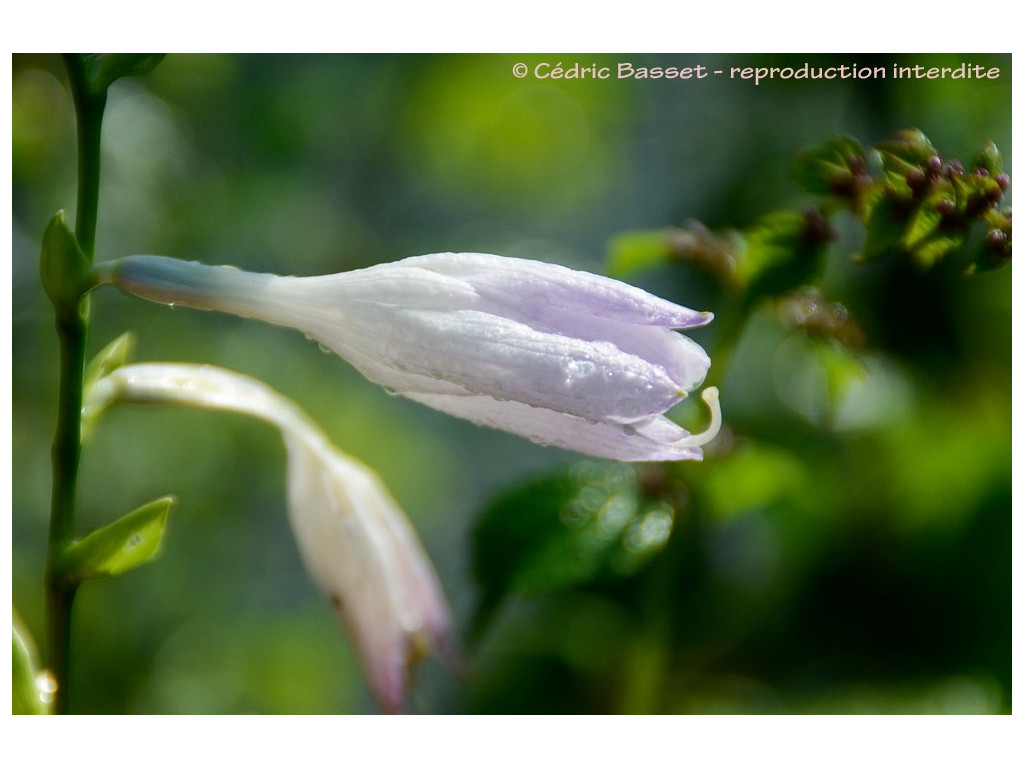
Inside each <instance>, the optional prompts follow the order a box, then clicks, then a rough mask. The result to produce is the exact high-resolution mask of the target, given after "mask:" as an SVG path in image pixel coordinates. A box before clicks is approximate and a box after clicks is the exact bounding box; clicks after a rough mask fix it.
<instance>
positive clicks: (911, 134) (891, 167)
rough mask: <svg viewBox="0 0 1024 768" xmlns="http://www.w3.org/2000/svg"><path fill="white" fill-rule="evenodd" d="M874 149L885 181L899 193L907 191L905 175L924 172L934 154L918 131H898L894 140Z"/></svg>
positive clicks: (928, 143) (930, 146)
mask: <svg viewBox="0 0 1024 768" xmlns="http://www.w3.org/2000/svg"><path fill="white" fill-rule="evenodd" d="M874 149H875V152H877V154H878V157H879V159H880V160H881V162H882V169H883V170H884V171H885V174H886V177H887V179H888V180H889V182H890V183H891V184H893V185H894V187H895V188H896V189H897V190H899V191H902V190H904V189H909V187H908V186H907V175H908V174H910V173H911V172H914V171H917V172H923V171H925V170H926V169H927V168H928V161H929V160H930V159H931V158H932V157H933V156H935V154H936V152H935V147H933V146H932V143H931V142H930V141H929V140H928V137H927V136H925V135H924V134H923V133H921V131H919V130H908V131H900V133H899V134H898V135H897V138H896V139H894V140H893V141H886V142H882V143H881V144H876V145H875V148H874Z"/></svg>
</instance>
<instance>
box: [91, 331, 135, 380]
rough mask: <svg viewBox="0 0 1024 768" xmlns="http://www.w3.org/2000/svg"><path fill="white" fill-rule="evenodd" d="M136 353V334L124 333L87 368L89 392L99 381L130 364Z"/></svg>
mask: <svg viewBox="0 0 1024 768" xmlns="http://www.w3.org/2000/svg"><path fill="white" fill-rule="evenodd" d="M134 351H135V334H134V333H132V332H131V331H127V332H126V333H122V334H121V335H120V336H118V337H117V338H116V339H114V340H113V341H112V342H110V343H109V344H107V346H105V347H104V348H103V349H101V350H100V351H99V353H98V354H97V355H96V356H95V357H94V358H93V359H92V360H90V361H89V364H88V365H87V366H86V367H85V389H86V391H88V390H89V389H90V388H91V387H92V386H93V385H94V384H95V383H96V382H97V381H99V380H100V379H102V378H103V377H104V376H106V375H107V374H108V373H112V372H113V371H116V370H117V369H118V368H120V367H121V366H122V365H125V364H127V363H128V361H129V360H130V359H131V356H132V353H133V352H134Z"/></svg>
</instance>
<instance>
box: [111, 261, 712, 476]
mask: <svg viewBox="0 0 1024 768" xmlns="http://www.w3.org/2000/svg"><path fill="white" fill-rule="evenodd" d="M109 281H111V282H113V283H114V284H116V285H117V286H118V287H120V288H121V289H122V290H125V291H127V292H128V293H132V294H135V295H138V296H142V297H144V298H148V299H152V300H154V301H160V302H164V303H169V304H176V305H185V306H191V307H197V308H200V309H212V310H218V311H222V312H230V313H233V314H237V315H241V316H243V317H253V318H258V319H260V320H264V321H266V322H270V323H276V324H278V325H286V326H291V327H293V328H297V329H299V330H301V331H303V332H304V333H305V334H306V335H307V336H310V337H311V338H315V339H316V340H317V341H319V342H320V343H321V344H323V345H324V346H326V347H329V348H330V349H332V350H334V351H335V352H336V353H337V354H339V355H340V356H342V357H343V358H345V359H346V360H348V361H349V362H350V363H351V364H352V365H354V366H355V367H356V368H358V369H359V370H360V371H361V372H362V373H363V374H364V375H365V376H366V377H367V378H368V379H370V380H372V381H375V382H377V383H378V384H381V385H382V386H384V387H387V388H388V389H390V390H392V391H394V392H397V393H399V394H402V395H405V396H406V397H409V398H411V399H413V400H416V401H418V402H421V403H423V404H425V405H428V406H430V407H432V408H436V409H438V410H441V411H445V412H446V413H450V414H452V415H454V416H459V417H462V418H466V419H470V420H472V421H474V422H477V423H479V424H485V425H487V426H491V427H496V428H498V429H503V430H506V431H508V432H512V433H515V434H519V435H523V436H525V437H527V438H530V439H531V440H534V441H536V442H539V443H545V444H553V445H557V446H560V447H562V448H568V449H570V450H574V451H579V452H581V453H587V454H591V455H594V456H601V457H606V458H613V459H619V460H623V461H662V460H672V459H700V458H701V457H702V452H701V448H700V446H701V445H703V444H704V443H706V442H708V441H709V440H711V439H712V438H713V437H714V436H715V433H716V432H717V429H718V425H719V423H720V414H719V411H718V399H717V391H716V390H714V389H713V388H709V389H708V390H706V391H705V393H704V399H705V401H706V402H707V403H708V404H709V406H710V408H711V412H712V424H711V427H710V428H709V429H708V430H707V431H706V432H704V433H702V434H699V435H691V434H690V433H689V432H687V431H686V430H684V429H683V428H682V427H680V426H678V425H677V424H675V423H674V422H672V421H670V420H669V419H667V418H665V416H664V415H663V414H664V413H665V411H667V410H668V409H669V408H671V407H672V406H673V405H675V404H676V403H678V402H679V401H680V400H682V399H683V398H684V397H686V396H687V394H688V393H689V392H690V391H692V390H694V389H696V388H697V387H699V386H700V384H701V382H702V381H703V380H704V377H705V375H706V374H707V371H708V367H709V365H710V360H709V358H708V356H707V354H706V353H705V352H704V350H703V349H702V348H701V347H700V346H699V345H698V344H697V343H695V342H694V341H692V340H691V339H689V338H687V337H686V336H683V335H681V334H679V333H676V332H675V330H673V329H685V328H693V327H696V326H701V325H704V324H706V323H708V322H709V321H710V320H711V319H712V316H711V314H710V313H707V312H696V311H694V310H691V309H687V308H685V307H681V306H679V305H677V304H673V303H671V302H669V301H665V300H664V299H660V298H658V297H656V296H653V295H651V294H650V293H647V292H645V291H642V290H640V289H639V288H635V287H633V286H630V285H626V284H625V283H621V282H619V281H617V280H612V279H610V278H607V277H601V276H599V275H594V274H590V273H588V272H580V271H576V270H571V269H567V268H565V267H560V266H556V265H552V264H544V263H542V262H537V261H528V260H524V259H512V258H504V257H501V256H491V255H487V254H475V253H462V254H453V253H442V254H434V255H430V256H418V257H413V258H408V259H404V260H402V261H398V262H395V263H391V264H381V265H378V266H374V267H369V268H367V269H360V270H355V271H352V272H345V273H341V274H337V275H327V276H323V277H278V276H276V275H262V274H252V273H247V272H243V271H241V270H237V269H233V268H230V267H209V266H204V265H201V264H198V263H195V262H184V261H178V260H174V259H168V258H164V257H159V256H132V257H129V258H126V259H122V260H121V261H120V262H118V263H117V264H116V265H115V266H114V268H113V270H112V272H111V275H110V277H109Z"/></svg>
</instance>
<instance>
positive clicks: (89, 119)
mask: <svg viewBox="0 0 1024 768" xmlns="http://www.w3.org/2000/svg"><path fill="white" fill-rule="evenodd" d="M64 60H65V64H66V66H67V70H68V76H69V80H70V84H71V92H72V94H73V95H74V100H75V111H76V114H77V118H78V205H77V212H76V216H75V237H76V239H77V240H78V243H79V246H80V247H81V248H82V251H83V252H84V253H85V255H86V257H87V258H88V260H89V262H90V263H91V262H92V260H93V257H94V251H95V246H96V218H97V211H98V208H99V183H100V131H101V128H102V123H103V108H104V106H105V105H106V92H105V91H104V92H103V93H100V94H95V93H92V92H90V90H89V88H88V84H87V82H86V78H85V69H84V65H83V61H82V59H81V57H79V56H76V55H74V54H69V55H66V56H65V57H64ZM88 331H89V302H88V299H87V298H86V297H85V296H80V297H79V298H78V301H77V303H76V304H75V306H73V307H57V335H58V337H59V340H60V393H59V402H58V407H57V428H56V433H55V435H54V440H53V453H52V460H53V490H52V496H51V507H50V538H49V545H48V550H47V559H46V611H47V618H46V621H47V629H46V638H47V643H46V659H47V666H48V667H49V668H50V670H51V671H52V673H53V675H54V677H55V680H56V683H57V691H56V696H55V699H54V711H55V712H57V713H58V714H66V713H67V712H69V711H70V706H69V704H70V686H69V678H70V655H71V609H72V605H73V603H74V599H75V589H76V587H77V585H76V584H74V583H69V582H68V581H67V580H66V579H64V578H63V576H62V573H61V569H60V560H61V556H62V555H63V553H64V551H65V549H66V548H67V546H68V545H69V544H70V543H71V542H72V541H73V539H74V528H75V526H74V521H75V488H76V485H77V482H78V465H79V460H80V457H81V448H82V441H81V434H82V390H83V382H84V376H85V349H86V340H87V337H88Z"/></svg>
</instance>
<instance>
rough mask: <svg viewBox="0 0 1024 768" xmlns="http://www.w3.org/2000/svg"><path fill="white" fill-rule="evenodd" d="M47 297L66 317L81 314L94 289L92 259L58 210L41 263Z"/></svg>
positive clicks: (51, 220) (53, 219) (51, 223)
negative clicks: (90, 263)
mask: <svg viewBox="0 0 1024 768" xmlns="http://www.w3.org/2000/svg"><path fill="white" fill-rule="evenodd" d="M39 271H40V276H41V277H42V281H43V288H44V289H45V290H46V295H47V296H49V297H50V301H52V302H53V304H54V306H55V307H56V308H57V311H58V313H60V314H61V315H62V316H64V317H70V316H74V314H75V313H77V312H78V311H79V305H80V303H81V300H82V297H83V296H84V295H85V294H86V292H88V290H89V288H90V287H92V284H93V280H92V277H91V272H90V265H89V258H88V257H87V256H86V255H85V253H84V252H83V251H82V249H81V247H80V246H79V245H78V240H77V239H76V238H75V235H74V233H73V232H72V231H71V230H70V229H69V228H68V225H67V220H66V218H65V216H64V211H58V212H57V213H56V214H55V215H54V217H53V218H52V219H50V223H49V224H48V225H47V227H46V232H44V233H43V247H42V254H41V256H40V263H39Z"/></svg>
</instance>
